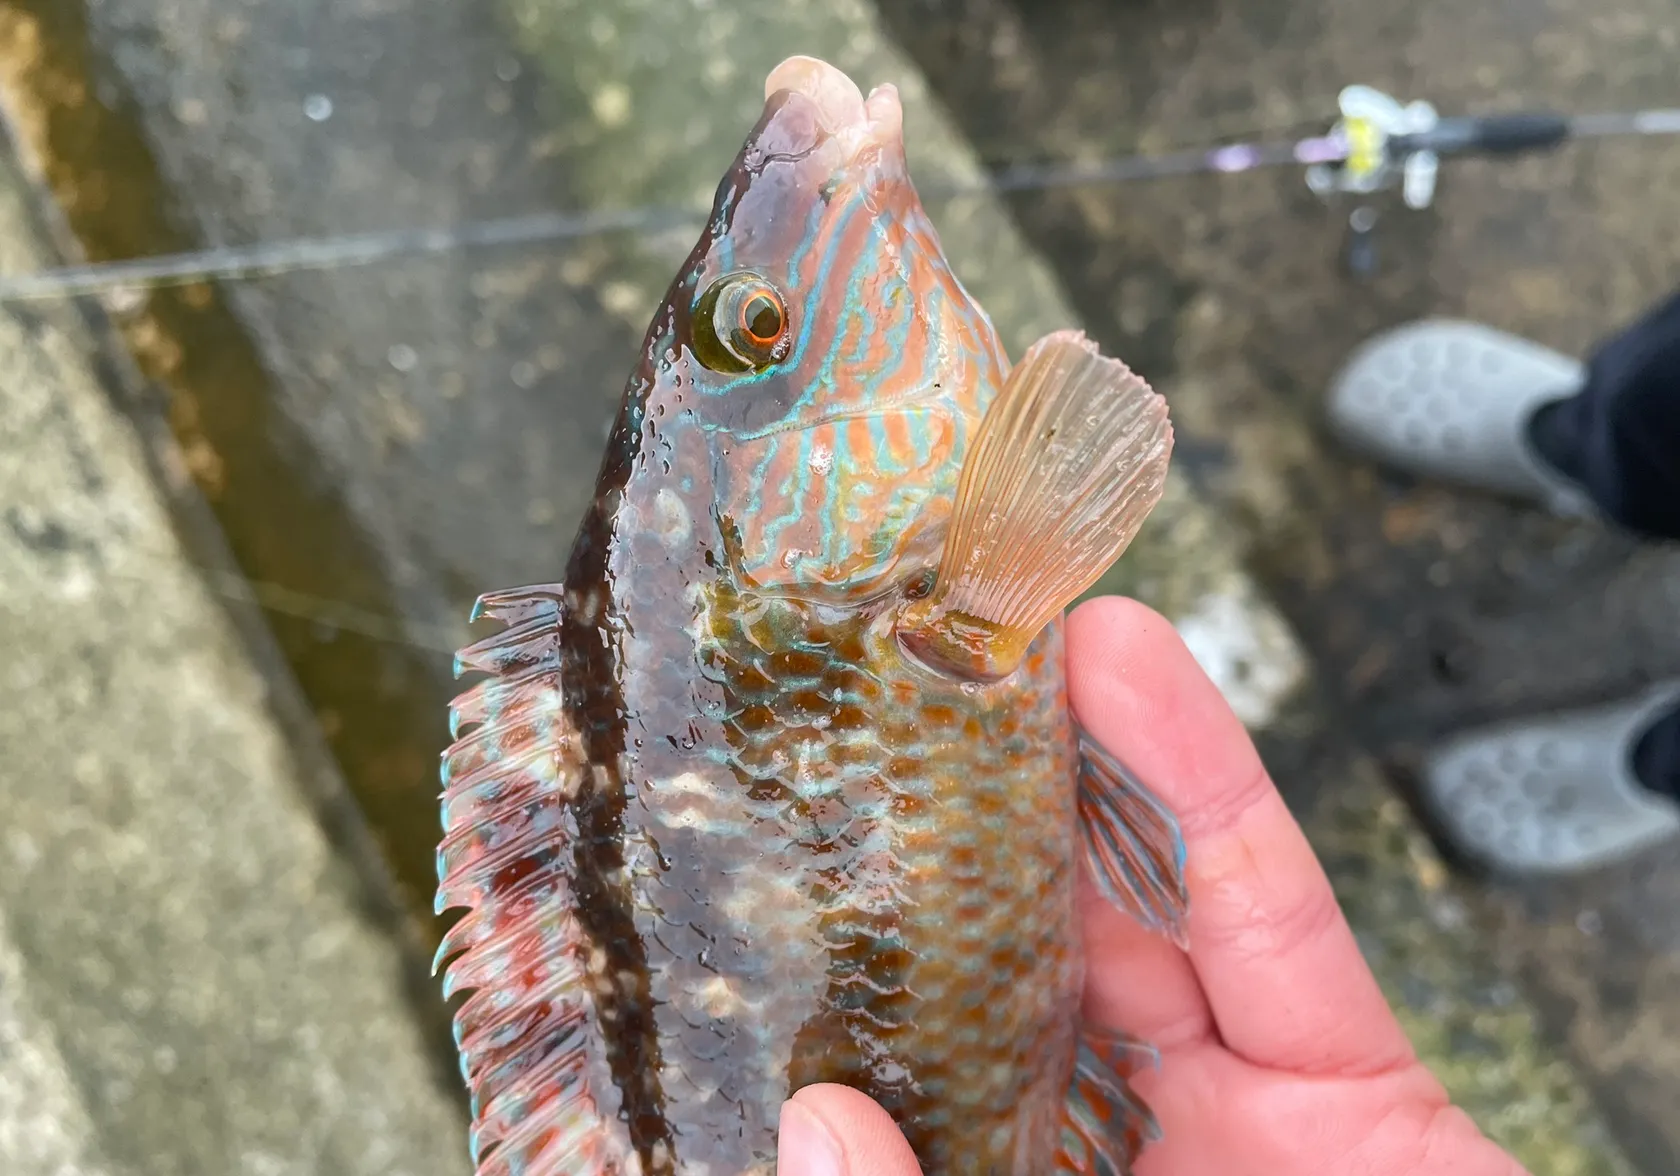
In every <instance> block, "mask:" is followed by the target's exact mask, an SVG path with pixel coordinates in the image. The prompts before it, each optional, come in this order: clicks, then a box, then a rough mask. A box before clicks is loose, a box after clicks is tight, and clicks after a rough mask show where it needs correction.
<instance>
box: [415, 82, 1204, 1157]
mask: <svg viewBox="0 0 1680 1176" xmlns="http://www.w3.org/2000/svg"><path fill="white" fill-rule="evenodd" d="M765 92H766V102H765V107H764V112H763V114H762V116H761V117H760V119H759V122H758V125H757V126H756V127H755V128H754V129H753V131H752V133H751V135H750V136H749V137H748V139H747V141H746V144H745V146H744V147H743V149H742V151H741V153H740V155H739V156H738V157H737V158H736V160H735V162H734V165H733V166H732V167H731V168H730V169H729V171H728V173H727V174H726V175H725V177H724V178H723V181H722V183H721V184H720V185H719V188H718V191H717V196H716V202H715V205H714V209H713V213H712V216H711V219H710V222H709V224H708V226H707V228H706V229H705V232H704V233H703V235H702V236H701V238H700V240H699V242H698V244H697V245H696V246H695V248H694V250H693V252H692V253H691V254H690V256H689V258H688V260H687V262H686V264H684V266H683V267H682V269H681V271H680V272H679V273H678V275H677V276H676V279H675V281H674V282H673V283H672V285H671V288H670V291H669V293H668V294H667V296H666V298H665V300H664V302H663V304H662V305H661V306H660V308H659V310H658V312H657V314H656V316H655V317H654V320H653V323H652V325H651V326H650V327H649V330H648V333H647V336H646V341H645V345H644V348H643V351H642V355H641V359H640V362H639V364H638V366H637V367H636V370H635V372H634V373H633V374H632V376H631V377H630V380H629V384H628V387H627V389H626V392H625V395H624V400H623V403H622V406H621V409H620V413H619V416H618V419H617V423H616V425H615V427H614V430H613V432H612V434H611V438H610V441H609V444H608V449H607V453H606V456H605V459H604V462H603V465H602V469H601V474H600V479H599V483H598V487H597V495H596V498H595V500H594V503H593V506H592V507H591V508H590V510H589V511H588V512H587V514H586V516H585V520H584V522H583V524H582V527H581V530H580V533H579V535H578V537H577V540H576V544H575V546H574V547H573V550H572V552H571V556H570V558H569V560H568V561H567V563H566V564H565V570H564V579H563V580H562V581H561V582H559V583H554V584H546V585H537V586H531V587H524V588H517V589H510V590H507V591H501V592H495V593H491V594H489V595H486V596H485V597H483V598H482V599H481V600H480V602H479V606H478V609H477V610H476V611H475V616H477V615H487V616H490V617H493V618H496V619H498V620H500V621H502V622H504V624H505V626H506V627H505V628H503V629H502V630H501V631H499V632H497V633H496V634H494V635H492V636H489V637H487V638H485V639H484V640H482V641H479V642H478V643H477V644H474V645H472V646H469V647H468V648H466V649H463V650H462V651H461V652H460V654H459V657H458V668H459V669H462V670H465V669H472V670H477V671H481V672H483V673H484V674H486V675H487V676H485V677H484V678H482V679H481V680H480V681H479V682H478V683H477V684H476V685H475V686H473V687H472V688H471V689H469V690H468V691H467V692H466V693H464V694H462V695H461V697H460V698H459V699H458V700H457V701H456V703H455V705H454V708H453V710H452V714H451V729H452V731H453V732H454V735H455V739H456V741H455V742H454V743H453V744H452V746H451V747H450V748H449V749H448V751H447V752H446V753H445V754H444V764H443V778H444V795H443V814H444V818H443V823H444V837H443V841H442V844H441V846H440V848H439V861H438V870H439V876H440V879H441V885H440V888H439V891H438V905H439V909H440V910H441V909H446V908H451V907H464V908H467V913H466V914H465V916H464V917H463V918H462V919H461V920H460V922H459V923H457V924H456V925H455V926H454V928H453V929H452V931H451V932H450V934H449V936H448V938H447V940H446V942H445V943H444V945H443V948H442V951H441V952H440V955H439V959H440V961H443V960H450V961H451V962H450V963H449V966H448V969H447V973H446V980H445V987H446V991H447V993H449V994H453V993H457V992H470V996H469V997H468V998H467V999H466V1000H465V1002H464V1003H463V1004H462V1005H461V1007H460V1008H459V1010H458V1013H457V1016H456V1027H457V1039H458V1041H459V1044H460V1050H461V1058H462V1069H463V1072H464V1074H465V1077H466V1080H467V1083H468V1085H469V1087H470V1088H471V1092H472V1095H473V1103H474V1124H473V1138H472V1150H473V1154H474V1157H475V1161H476V1163H477V1165H478V1171H479V1172H480V1173H481V1174H483V1176H489V1174H491V1173H508V1174H510V1176H512V1174H524V1176H537V1174H553V1176H558V1174H576V1176H603V1174H623V1176H628V1174H631V1173H641V1174H644V1176H655V1174H661V1173H670V1174H681V1176H743V1174H748V1173H752V1174H759V1173H764V1174H768V1173H771V1172H773V1171H774V1167H775V1152H776V1139H775V1129H776V1122H777V1117H778V1112H779V1109H780V1107H781V1104H782V1102H783V1100H785V1099H786V1098H787V1097H788V1095H789V1094H791V1093H792V1092H793V1091H795V1090H797V1089H799V1088H800V1087H802V1086H805V1085H807V1084H809V1083H813V1082H823V1081H827V1082H842V1083H846V1084H849V1085H852V1086H855V1087H857V1088H859V1089H861V1090H863V1091H865V1092H867V1093H868V1094H870V1095H871V1096H873V1097H874V1098H876V1099H877V1100H879V1101H880V1102H881V1103H882V1104H883V1105H884V1106H885V1107H886V1108H887V1109H888V1110H889V1111H890V1112H891V1113H892V1115H893V1116H894V1117H895V1119H896V1120H897V1121H898V1122H899V1123H900V1124H901V1125H902V1127H903V1128H904V1131H905V1133H906V1135H907V1136H908V1138H909V1140H910V1142H911V1144H912V1146H913V1147H914V1149H915V1151H916V1153H917V1155H918V1156H919V1158H920V1160H921V1162H922V1165H923V1167H924V1169H925V1171H926V1172H928V1173H929V1174H930V1176H932V1174H939V1173H976V1174H979V1173H986V1174H991V1173H1020V1174H1024V1176H1041V1174H1044V1173H1050V1172H1065V1173H1081V1174H1085V1173H1099V1172H1124V1171H1127V1170H1128V1168H1129V1165H1130V1163H1131V1161H1132V1158H1133V1157H1134V1156H1135V1155H1136V1153H1137V1151H1138V1150H1139V1148H1140V1147H1141V1146H1142V1145H1143V1143H1144V1141H1145V1140H1146V1139H1147V1138H1148V1137H1149V1136H1150V1135H1151V1134H1152V1133H1153V1131H1154V1125H1153V1122H1152V1120H1151V1118H1150V1116H1149V1113H1148V1110H1147V1108H1145V1107H1144V1106H1143V1105H1142V1104H1141V1103H1139V1102H1138V1100H1137V1099H1136V1098H1135V1097H1134V1096H1133V1094H1132V1093H1131V1091H1130V1088H1129V1087H1128V1086H1127V1083H1126V1078H1127V1076H1128V1075H1129V1074H1130V1073H1132V1072H1133V1071H1134V1070H1135V1069H1136V1067H1137V1066H1138V1065H1140V1064H1143V1063H1147V1062H1148V1061H1150V1060H1151V1059H1152V1058H1153V1054H1152V1052H1151V1051H1150V1050H1149V1048H1148V1047H1147V1046H1146V1045H1145V1044H1144V1043H1142V1042H1137V1041H1134V1040H1131V1039H1129V1038H1126V1037H1124V1036H1121V1035H1118V1034H1115V1033H1112V1032H1108V1031H1102V1030H1099V1029H1097V1028H1096V1027H1094V1026H1083V1025H1081V1024H1080V1021H1079V1006H1080V992H1081V986H1082V983H1083V968H1084V963H1083V957H1082V954H1081V946H1080V939H1079V933H1078V925H1077V922H1076V918H1075V906H1074V904H1075V881H1076V877H1077V872H1078V870H1079V869H1080V868H1082V866H1081V861H1082V859H1083V862H1084V863H1086V865H1085V867H1083V868H1089V869H1090V870H1091V872H1092V874H1093V876H1094V877H1095V878H1096V879H1097V881H1098V884H1099V886H1100V887H1101V888H1102V889H1103V891H1104V893H1105V894H1106V895H1107V896H1108V897H1109V898H1110V899H1111V900H1112V901H1114V902H1115V903H1117V904H1119V905H1121V906H1123V907H1124V908H1125V909H1127V910H1129V911H1131V912H1132V913H1133V914H1135V915H1136V916H1138V917H1139V918H1140V919H1142V920H1143V921H1144V922H1145V923H1147V924H1148V925H1150V926H1153V927H1156V928H1158V929H1161V930H1163V931H1165V932H1167V933H1169V934H1173V935H1175V936H1177V935H1181V934H1182V932H1181V926H1182V920H1183V918H1184V916H1185V905H1186V901H1185V892H1184V884H1183V877H1182V866H1183V862H1182V854H1183V845H1182V841H1181V839H1180V837H1179V834H1178V830H1177V827H1176V825H1175V823H1174V821H1173V818H1172V816H1171V814H1169V813H1168V812H1166V811H1165V810H1164V809H1163V808H1162V806H1161V805H1160V804H1159V803H1158V802H1157V801H1156V800H1154V799H1153V798H1152V797H1151V796H1150V795H1149V794H1148V793H1147V792H1146V791H1145V790H1144V789H1143V788H1142V787H1140V786H1139V785H1138V784H1137V783H1136V782H1135V781H1133V780H1132V779H1130V778H1129V777H1128V776H1127V774H1126V773H1125V771H1124V770H1123V768H1122V767H1121V765H1119V764H1118V763H1116V762H1115V761H1114V760H1113V759H1111V758H1110V757H1109V756H1107V755H1106V754H1105V753H1104V752H1103V751H1102V750H1101V749H1100V748H1098V747H1096V746H1095V745H1094V744H1093V743H1092V742H1091V741H1090V740H1089V739H1088V738H1086V737H1085V736H1084V735H1083V734H1082V733H1081V731H1080V730H1079V729H1078V727H1077V725H1076V724H1075V721H1074V719H1073V717H1072V715H1071V714H1070V712H1069V709H1068V702H1067V692H1066V687H1065V682H1064V671H1063V649H1062V629H1061V620H1060V614H1061V611H1062V610H1063V609H1064V608H1065V607H1066V606H1067V604H1068V603H1069V602H1071V601H1072V600H1073V599H1074V598H1075V597H1076V596H1077V595H1078V594H1079V593H1080V592H1082V591H1084V590H1085V589H1086V588H1087V587H1089V586H1090V585H1091V584H1092V583H1093V582H1094V581H1095V580H1096V579H1097V577H1098V576H1099V575H1100V574H1101V573H1102V571H1103V570H1104V569H1105V568H1106V567H1107V566H1108V565H1109V564H1110V563H1111V562H1112V561H1113V560H1114V559H1115V558H1116V557H1117V556H1118V555H1119V554H1120V552H1121V551H1122V550H1123V549H1124V548H1125V546H1126V545H1127V544H1128V543H1129V542H1130V540H1131V538H1132V536H1133V535H1134V534H1135V533H1136V531H1137V529H1138V527H1139V526H1140V525H1141V523H1142V521H1143V519H1144V517H1145V515H1147V513H1148V512H1149V510H1150V509H1151V508H1152V506H1153V505H1154V503H1155V501H1156V500H1157V499H1158V497H1159V495H1160V492H1161V486H1162V482H1163V479H1164V477H1165V471H1166V466H1167V461H1168V454H1169V451H1170V448H1171V430H1170V426H1169V425H1168V422H1167V414H1166V408H1165V405H1164V403H1163V402H1162V401H1161V399H1160V398H1159V397H1158V396H1156V395H1155V394H1154V393H1153V392H1152V391H1150V390H1149V388H1148V387H1147V386H1146V385H1145V384H1144V383H1143V381H1142V380H1140V379H1139V378H1138V377H1136V376H1135V375H1133V374H1132V373H1131V372H1130V371H1128V370H1127V369H1126V368H1125V367H1124V366H1123V365H1122V364H1120V363H1118V362H1117V361H1114V360H1111V359H1106V358H1103V357H1102V356H1100V355H1098V354H1097V352H1096V349H1095V348H1094V347H1093V346H1092V345H1091V344H1090V343H1089V342H1088V341H1086V340H1085V339H1084V338H1083V336H1080V335H1078V334H1076V333H1072V332H1063V333H1058V334H1053V335H1050V336H1047V337H1046V338H1044V339H1042V340H1040V341H1039V342H1038V343H1036V344H1034V345H1033V346H1032V347H1031V348H1029V349H1028V351H1027V352H1026V354H1025V355H1024V356H1023V357H1022V359H1021V361H1020V363H1018V364H1017V365H1015V366H1014V367H1013V368H1011V367H1010V365H1009V363H1008V361H1007V358H1006V356H1005V355H1004V351H1003V347H1002V345H1001V344H1000V342H999V340H998V337H997V335H996V333H995V332H994V330H993V328H992V325H991V322H990V320H989V319H988V318H987V316H986V314H985V312H984V311H983V310H981V308H980V307H979V306H978V305H976V304H975V303H974V301H973V300H972V299H971V298H970V297H969V295H968V294H967V292H966V291H965V290H964V288H963V287H962V285H961V284H960V283H959V282H958V281H957V279H956V277H955V276H954V275H953V274H952V272H951V269H950V267H949V265H948V264H947V263H946V260H945V258H944V256H943V254H942V253H941V250H940V245H939V241H938V238H937V236H936V235H935V232H934V228H933V225H932V224H931V223H930V222H929V220H928V218H927V216H926V214H925V213H924V212H923V210H922V207H921V204H920V202H919V200H918V199H917V196H916V193H915V189H914V188H913V186H912V185H911V182H910V179H909V177H908V174H907V171H906V162H905V156H904V146H903V139H902V127H901V110H900V106H899V100H898V96H897V93H896V91H894V90H893V88H892V87H890V86H882V87H880V88H878V89H876V90H875V91H874V92H872V93H871V94H870V95H869V96H868V97H867V98H865V97H864V96H863V95H862V94H861V93H860V92H859V90H858V89H857V87H856V86H855V85H853V84H852V82H851V81H850V80H849V79H847V78H846V77H845V76H844V75H843V74H841V73H840V72H839V71H838V70H836V69H834V68H833V67H832V66H829V65H826V64H824V63H821V62H818V61H814V60H811V59H808V58H793V59H790V60H789V61H787V62H784V63H783V64H782V65H781V66H779V67H777V69H776V70H774V71H773V72H772V73H771V75H770V77H769V78H768V80H767V82H766V87H765Z"/></svg>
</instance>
